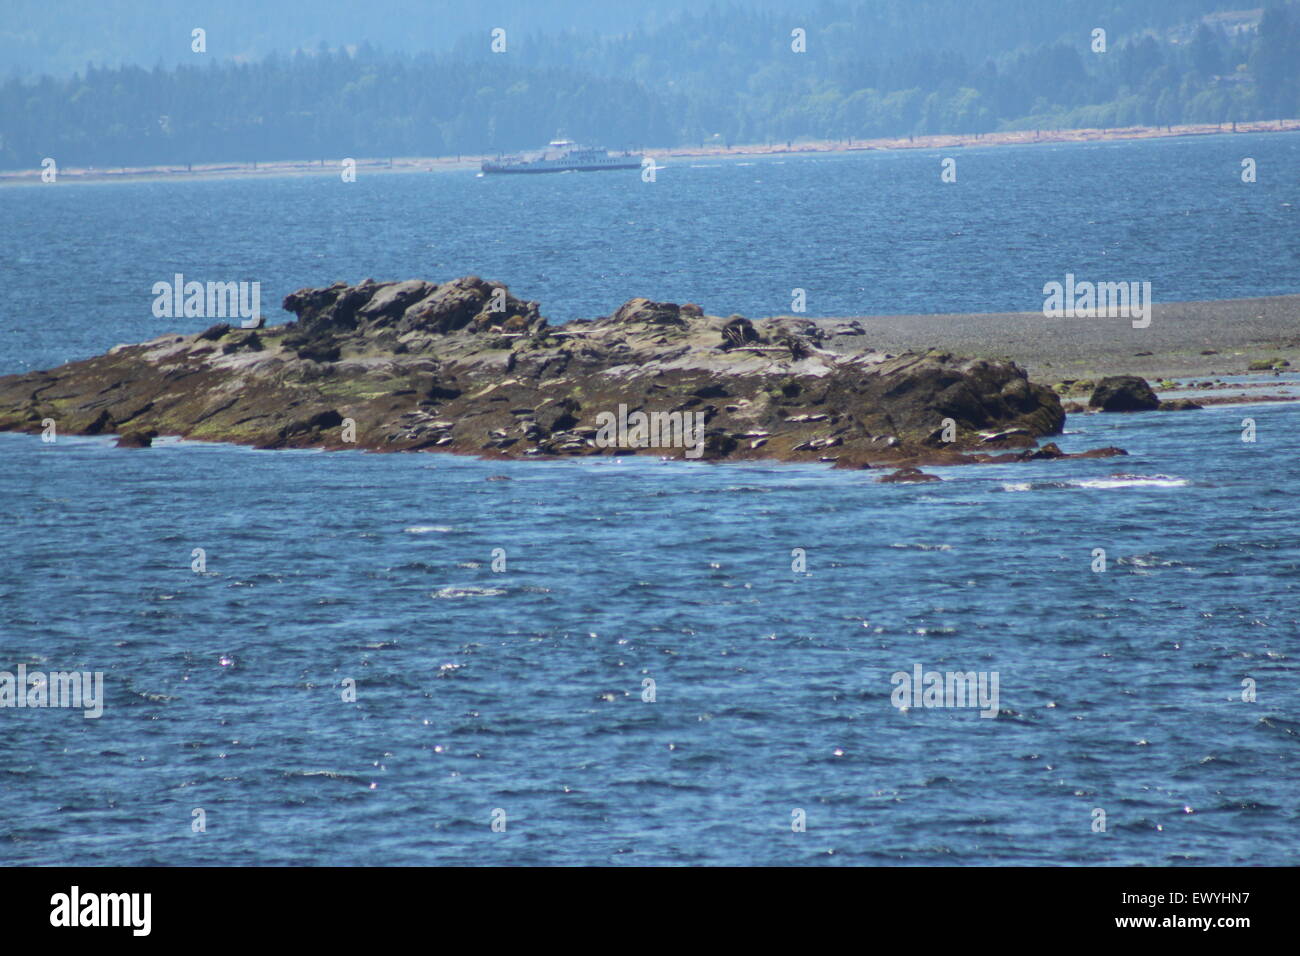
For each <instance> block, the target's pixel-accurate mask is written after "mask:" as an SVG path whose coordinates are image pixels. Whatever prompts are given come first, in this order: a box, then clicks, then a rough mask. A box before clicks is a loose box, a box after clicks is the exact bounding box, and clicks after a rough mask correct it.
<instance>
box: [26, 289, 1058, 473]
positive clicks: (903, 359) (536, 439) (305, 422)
mask: <svg viewBox="0 0 1300 956" xmlns="http://www.w3.org/2000/svg"><path fill="white" fill-rule="evenodd" d="M284 308H285V309H286V310H287V311H289V312H291V313H293V314H294V317H295V320H294V321H292V322H289V323H287V324H285V325H280V326H271V327H266V328H262V329H259V330H257V331H256V332H252V331H248V330H240V329H232V328H231V327H230V326H229V325H224V324H223V325H217V326H213V327H212V328H211V329H208V330H207V331H205V332H202V333H197V334H190V335H177V334H175V333H171V334H167V335H163V336H160V337H158V338H156V339H154V340H152V341H150V342H145V343H142V344H139V345H124V346H118V347H116V348H114V349H112V350H110V351H109V352H108V353H106V354H104V355H100V356H97V357H95V358H91V359H86V360H84V361H79V362H73V363H71V364H68V365H65V366H62V367H60V368H57V369H53V370H50V371H45V372H32V373H28V374H24V375H11V376H6V377H3V378H0V429H8V430H23V431H33V432H36V431H39V430H40V428H41V422H42V420H43V419H45V418H53V419H55V420H56V421H57V422H58V425H59V430H60V431H61V432H65V433H72V434H78V433H79V434H107V433H113V432H127V433H137V434H144V433H146V432H150V431H151V432H153V433H156V434H165V435H180V436H184V437H186V438H192V439H200V440H210V441H232V442H239V443H244V444H250V445H255V446H257V447H262V448H285V447H291V448H304V447H324V448H335V449H344V448H366V449H371V450H381V451H411V450H436V451H453V452H460V453H465V454H476V455H481V456H485V457H490V458H532V457H551V456H571V455H614V454H656V455H664V456H670V457H676V458H701V459H704V460H740V459H757V458H775V459H784V460H792V461H809V462H817V461H821V462H833V463H834V464H835V465H836V466H837V467H841V468H862V467H868V466H871V465H885V466H893V467H903V466H906V467H913V468H919V467H921V466H924V465H927V464H960V463H964V462H976V461H990V460H994V459H993V458H992V457H991V456H990V454H989V453H990V451H997V450H1000V449H1015V451H1012V452H1008V453H1007V454H1009V455H1010V456H1011V457H1012V458H1015V457H1017V456H1018V455H1021V454H1023V451H1022V450H1023V449H1026V448H1032V446H1034V445H1035V444H1036V441H1037V440H1038V439H1039V438H1042V437H1044V436H1049V435H1054V434H1057V433H1059V432H1060V431H1061V428H1062V425H1063V424H1064V420H1065V414H1064V412H1063V410H1062V408H1061V403H1060V400H1059V398H1058V397H1057V395H1056V394H1055V393H1054V392H1053V391H1051V390H1050V389H1047V388H1045V387H1043V386H1040V385H1036V384H1034V383H1032V382H1030V381H1029V380H1028V378H1027V377H1026V375H1025V373H1024V371H1023V370H1022V369H1020V368H1019V367H1018V366H1016V365H1015V364H1014V363H1011V362H1004V361H989V360H978V359H969V358H961V357H958V356H954V355H951V354H949V353H947V352H942V351H931V352H927V353H924V354H918V353H906V354H904V355H898V356H894V355H890V354H886V353H881V352H877V351H873V350H870V349H865V350H861V351H858V352H852V353H847V352H837V351H830V350H827V349H825V348H823V347H822V342H823V340H824V335H825V333H824V332H823V330H822V329H821V327H820V326H819V325H818V324H817V323H815V322H812V321H810V320H807V319H802V318H790V317H787V318H779V319H762V320H755V321H751V320H749V319H745V318H743V317H741V316H729V317H720V316H714V315H705V314H704V313H703V311H702V310H701V309H699V308H698V307H697V306H681V307H679V306H677V305H674V304H672V303H666V302H655V301H652V300H650V299H646V298H635V299H631V300H629V301H628V302H626V303H625V304H623V305H622V306H620V307H619V308H618V309H616V310H615V311H614V312H613V313H612V314H611V315H609V316H605V317H601V318H597V319H592V320H575V321H572V322H569V323H567V324H566V325H563V326H559V327H554V326H551V325H549V324H548V323H547V321H546V319H545V318H543V317H542V315H541V312H540V307H539V305H538V304H537V303H536V302H530V301H524V300H520V299H518V298H516V297H514V296H512V295H510V293H509V290H508V289H507V288H506V286H505V285H503V284H502V283H499V282H490V281H485V280H483V279H480V278H478V277H476V276H466V277H464V278H460V279H454V280H452V281H449V282H444V283H432V282H424V281H421V280H410V281H406V282H375V281H373V280H370V279H367V280H364V281H362V282H360V283H357V284H356V285H347V284H345V283H342V282H336V283H334V284H333V285H330V286H325V287H322V288H315V289H300V290H298V291H297V292H294V293H292V294H291V295H289V296H287V297H286V298H285V300H284ZM620 416H621V417H620ZM640 418H645V419H650V420H652V421H653V424H654V427H653V429H650V428H645V427H644V423H641V424H638V422H639V421H640ZM615 424H617V427H615ZM619 428H621V429H622V431H621V432H620V431H619V430H618V429H619ZM638 428H642V429H643V430H641V431H638ZM939 436H942V437H939ZM947 439H951V440H950V441H949V440H947ZM1058 453H1059V449H1055V447H1054V446H1051V445H1049V446H1046V447H1045V448H1042V449H1039V450H1038V453H1037V454H1038V457H1040V458H1042V457H1057V455H1058ZM1062 457H1071V456H1062ZM891 480H893V479H891ZM897 480H903V479H901V478H900V479H897ZM912 480H927V479H925V478H921V479H912Z"/></svg>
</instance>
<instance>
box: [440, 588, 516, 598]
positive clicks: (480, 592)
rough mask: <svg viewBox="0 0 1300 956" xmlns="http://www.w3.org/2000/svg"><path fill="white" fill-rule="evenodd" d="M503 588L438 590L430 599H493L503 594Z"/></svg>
mask: <svg viewBox="0 0 1300 956" xmlns="http://www.w3.org/2000/svg"><path fill="white" fill-rule="evenodd" d="M505 593H506V592H505V590H504V589H503V588H439V589H438V590H437V591H434V592H433V593H432V594H431V595H430V597H435V598H462V597H494V596H496V595H498V594H505Z"/></svg>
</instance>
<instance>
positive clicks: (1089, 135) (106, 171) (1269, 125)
mask: <svg viewBox="0 0 1300 956" xmlns="http://www.w3.org/2000/svg"><path fill="white" fill-rule="evenodd" d="M1280 132H1300V119H1279V120H1260V121H1257V122H1251V123H1236V124H1232V123H1200V124H1192V125H1183V126H1129V127H1120V128H1115V129H1064V130H1059V129H1058V130H1004V131H1001V132H994V133H978V134H945V135H932V136H902V137H895V138H889V139H846V140H793V141H791V142H789V143H754V144H743V145H731V146H728V145H726V144H723V143H702V144H700V145H699V146H678V147H670V148H654V147H645V148H643V149H642V150H641V152H643V153H644V154H645V155H646V156H650V157H654V158H655V159H656V160H658V161H660V162H664V161H667V160H670V159H673V158H707V159H731V158H739V157H746V156H774V155H783V154H803V155H807V154H816V153H849V152H865V151H871V150H898V149H963V148H979V147H985V146H1031V145H1034V144H1047V143H1083V142H1103V141H1114V140H1125V139H1160V138H1166V137H1177V136H1214V135H1219V134H1231V133H1280ZM495 155H496V154H495V153H494V154H490V155H482V156H469V155H460V156H432V157H429V156H426V157H419V156H415V157H412V156H407V157H392V158H358V157H352V158H354V159H355V160H356V172H357V175H359V176H360V175H373V174H377V173H378V174H393V173H428V172H440V171H447V170H457V169H473V168H477V167H478V165H479V164H480V163H481V162H482V161H483V160H485V159H492V158H494V157H495ZM342 161H343V157H321V158H317V159H302V160H281V161H275V162H227V163H194V164H176V163H173V164H168V165H157V166H121V167H118V166H113V167H99V168H96V167H93V166H92V167H78V166H69V167H66V168H65V167H59V170H58V180H59V181H63V180H67V181H76V182H120V181H139V180H150V179H195V178H209V179H212V178H226V177H231V176H239V177H245V176H321V175H327V176H338V175H340V173H341V171H342ZM41 182H42V180H41V170H40V169H39V168H33V169H22V170H5V171H0V185H7V184H30V183H37V184H40V183H41Z"/></svg>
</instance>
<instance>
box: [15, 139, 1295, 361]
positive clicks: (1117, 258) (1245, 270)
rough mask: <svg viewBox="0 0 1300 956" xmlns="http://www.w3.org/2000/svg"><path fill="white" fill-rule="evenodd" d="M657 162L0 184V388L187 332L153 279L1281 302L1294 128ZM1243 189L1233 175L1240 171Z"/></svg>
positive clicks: (564, 295) (726, 298) (670, 297)
mask: <svg viewBox="0 0 1300 956" xmlns="http://www.w3.org/2000/svg"><path fill="white" fill-rule="evenodd" d="M951 152H952V153H953V156H954V158H956V159H957V172H958V181H957V182H956V183H955V184H952V183H950V184H944V183H943V182H941V181H940V172H941V161H942V159H943V158H944V157H945V156H946V155H947V153H945V152H943V151H935V150H917V151H902V152H874V153H865V154H852V155H837V156H818V157H795V156H792V157H789V158H786V159H781V158H770V159H759V158H755V159H752V160H747V161H736V160H688V159H672V160H667V161H666V162H667V166H666V167H665V168H663V169H661V170H660V171H659V172H658V174H657V176H656V181H655V182H654V183H644V182H642V181H641V179H640V177H639V175H638V174H637V172H636V171H635V170H634V171H630V172H627V173H626V174H624V173H601V174H582V173H572V174H561V175H554V176H496V177H493V176H488V177H482V178H479V177H477V176H476V174H475V173H473V172H471V171H460V172H451V173H428V174H418V175H416V174H411V175H384V174H380V173H370V174H366V173H365V171H364V170H363V171H362V172H361V174H360V175H359V177H358V179H357V181H356V182H355V183H346V184H345V183H343V182H341V181H340V179H339V178H338V177H335V176H319V177H317V176H311V177H301V178H286V177H277V178H271V179H258V180H248V179H225V180H207V181H199V182H192V183H187V182H139V183H100V184H96V183H75V182H59V183H53V184H43V185H38V186H21V187H8V188H4V189H0V210H2V211H3V214H4V221H5V223H6V228H5V229H0V262H4V263H5V264H6V265H7V266H9V267H11V269H12V271H13V273H14V275H13V277H12V281H10V282H8V283H7V285H6V295H5V301H4V302H3V303H0V373H3V372H10V371H17V370H22V369H27V368H47V367H50V366H52V365H57V364H59V363H61V362H65V361H68V360H69V359H73V358H83V357H85V356H87V355H94V354H97V353H99V352H102V351H104V350H105V349H107V348H110V347H111V346H113V345H117V344H119V343H121V342H139V341H144V340H146V339H150V338H153V337H155V336H157V335H160V334H162V333H164V332H168V331H173V330H179V331H198V330H200V329H204V328H206V327H207V326H208V325H210V324H212V323H211V320H209V319H199V318H191V319H188V320H161V319H157V318H155V317H154V316H153V313H152V311H151V306H152V303H153V296H152V295H151V291H150V290H151V289H152V288H153V284H154V283H155V282H159V281H168V282H170V281H172V277H173V275H175V274H176V273H178V272H179V273H181V274H182V275H184V276H185V277H186V279H188V280H198V281H235V280H248V281H258V282H261V284H262V285H261V289H262V309H263V311H264V312H265V314H266V315H267V316H268V318H269V319H270V320H271V321H273V322H278V321H280V320H281V319H283V318H287V316H286V315H285V313H283V312H281V311H280V310H279V307H280V302H281V300H282V299H283V298H284V296H285V295H286V294H288V293H289V292H292V291H293V290H295V289H298V288H301V287H303V286H320V285H328V284H329V283H331V282H333V281H335V280H336V279H346V280H347V281H349V282H355V281H357V280H359V279H361V278H363V277H365V276H372V277H374V278H376V279H409V278H424V279H431V280H436V281H442V280H446V279H449V278H452V277H455V276H460V275H465V274H467V273H477V274H479V275H481V276H485V277H487V278H490V279H498V280H501V281H503V282H506V283H508V284H509V285H510V288H511V291H512V292H513V293H514V294H515V295H518V296H519V297H520V298H524V299H536V300H538V301H539V302H541V305H542V314H543V315H545V316H547V317H548V318H550V319H552V320H554V321H566V320H568V319H572V318H580V317H587V318H590V317H593V316H597V315H607V314H609V313H610V312H612V311H613V310H614V309H616V308H617V307H618V306H619V305H620V304H621V303H623V302H625V301H626V300H628V299H630V298H632V297H633V296H638V295H644V296H648V297H650V298H652V299H660V300H667V301H673V302H697V303H699V304H701V305H703V306H704V307H705V308H706V309H708V310H710V311H711V312H713V313H714V314H717V315H729V314H731V313H733V312H739V313H742V314H745V315H748V316H751V317H758V316H767V315H780V314H785V313H788V312H790V311H791V307H792V291H791V290H793V289H796V288H799V289H803V290H804V291H805V293H806V299H807V302H806V305H807V314H808V315H812V316H843V315H878V314H892V313H913V312H926V313H945V312H996V311H1037V310H1039V309H1041V308H1042V307H1043V291H1042V289H1043V285H1044V283H1046V282H1050V281H1058V282H1059V281H1064V278H1065V275H1066V273H1071V272H1072V273H1075V274H1076V275H1078V276H1079V278H1080V279H1088V280H1091V281H1106V282H1120V281H1148V282H1150V283H1151V287H1152V296H1153V298H1154V299H1155V300H1156V301H1159V302H1171V301H1187V300H1196V299H1225V298H1241V297H1247V296H1257V295H1276V294H1282V293H1293V292H1300V176H1298V175H1297V172H1296V171H1297V170H1300V134H1297V133H1276V134H1267V133H1265V134H1252V135H1237V136H1233V135H1223V136H1203V137H1186V138H1174V139H1163V140H1146V141H1130V142H1113V143H1081V144H1063V145H1050V146H1049V145H1040V146H1024V147H996V148H990V149H978V148H975V149H960V150H953V151H951ZM1243 156H1250V157H1251V158H1253V159H1255V160H1256V162H1257V164H1258V171H1259V172H1258V181H1257V182H1255V183H1253V184H1249V185H1247V184H1245V183H1243V182H1241V160H1242V157H1243Z"/></svg>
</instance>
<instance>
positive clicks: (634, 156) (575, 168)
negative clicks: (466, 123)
mask: <svg viewBox="0 0 1300 956" xmlns="http://www.w3.org/2000/svg"><path fill="white" fill-rule="evenodd" d="M481 168H482V170H483V172H485V173H564V172H579V173H590V172H596V171H598V170H602V169H640V168H641V154H640V153H611V152H610V151H609V150H607V149H602V148H599V147H595V146H579V145H578V144H577V143H575V142H573V141H572V140H568V139H553V140H551V141H550V142H549V143H547V144H546V148H545V149H540V150H535V151H533V152H531V153H519V154H517V155H514V156H506V157H502V158H501V159H494V160H492V159H490V160H487V161H485V162H484V163H483V165H482V167H481Z"/></svg>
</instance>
